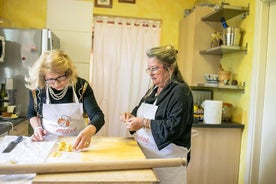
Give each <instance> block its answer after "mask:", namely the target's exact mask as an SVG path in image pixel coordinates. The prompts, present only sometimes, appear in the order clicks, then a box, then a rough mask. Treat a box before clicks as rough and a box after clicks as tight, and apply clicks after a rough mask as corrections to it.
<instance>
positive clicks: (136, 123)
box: [126, 117, 143, 131]
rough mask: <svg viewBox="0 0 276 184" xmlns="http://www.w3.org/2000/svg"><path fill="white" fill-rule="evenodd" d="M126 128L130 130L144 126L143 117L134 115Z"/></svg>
mask: <svg viewBox="0 0 276 184" xmlns="http://www.w3.org/2000/svg"><path fill="white" fill-rule="evenodd" d="M126 128H127V129H128V130H129V131H137V130H139V129H141V128H143V118H137V117H134V118H130V119H128V121H127V122H126Z"/></svg>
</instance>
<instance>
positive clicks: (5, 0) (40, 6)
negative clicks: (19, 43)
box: [0, 0, 47, 28]
mask: <svg viewBox="0 0 276 184" xmlns="http://www.w3.org/2000/svg"><path fill="white" fill-rule="evenodd" d="M0 2H2V3H1V5H2V10H1V14H0V15H1V16H2V17H3V18H5V19H7V21H5V23H4V24H2V25H0V26H1V27H18V28H45V26H46V9H47V0H20V1H18V0H1V1H0Z"/></svg>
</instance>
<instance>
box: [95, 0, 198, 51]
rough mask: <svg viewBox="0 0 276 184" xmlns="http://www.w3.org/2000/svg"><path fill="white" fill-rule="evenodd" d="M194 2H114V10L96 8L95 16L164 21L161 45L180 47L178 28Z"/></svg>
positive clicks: (190, 0) (181, 0)
mask: <svg viewBox="0 0 276 184" xmlns="http://www.w3.org/2000/svg"><path fill="white" fill-rule="evenodd" d="M194 2H195V1H194V0H189V1H187V0H144V1H143V0H136V4H130V3H118V0H113V8H112V9H110V8H97V7H96V8H95V9H94V14H105V15H120V16H126V17H137V18H147V19H159V20H161V21H162V33H161V34H162V35H161V42H162V43H161V44H173V45H175V46H176V47H178V34H179V32H178V26H179V21H180V20H181V18H182V17H183V15H184V9H188V8H191V7H193V5H194Z"/></svg>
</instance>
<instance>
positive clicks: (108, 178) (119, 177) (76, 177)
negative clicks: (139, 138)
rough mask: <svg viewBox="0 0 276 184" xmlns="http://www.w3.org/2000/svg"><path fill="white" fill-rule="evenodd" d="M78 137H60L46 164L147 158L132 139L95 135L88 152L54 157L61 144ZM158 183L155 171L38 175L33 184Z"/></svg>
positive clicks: (70, 141) (64, 153) (68, 153)
mask: <svg viewBox="0 0 276 184" xmlns="http://www.w3.org/2000/svg"><path fill="white" fill-rule="evenodd" d="M74 139H75V137H60V138H59V139H58V141H57V143H56V144H55V146H54V147H53V149H52V151H51V153H50V154H49V156H48V158H47V160H46V161H45V162H46V163H60V162H61V163H62V162H69V161H71V162H72V160H74V161H76V162H79V161H80V162H89V161H118V160H131V159H137V160H139V159H141V160H142V159H145V156H144V154H143V152H142V151H141V149H140V148H139V146H138V144H137V143H136V141H135V140H134V139H133V138H125V137H97V136H94V137H93V138H92V141H91V145H90V147H89V149H88V150H87V151H83V152H62V154H61V156H59V157H54V156H53V155H54V153H55V152H57V151H58V144H59V142H61V141H65V142H66V143H73V141H74ZM68 182H71V183H118V184H119V183H156V182H158V178H157V177H156V175H155V173H154V172H153V170H152V169H140V170H122V171H95V172H78V173H55V174H38V175H37V176H36V177H35V178H34V179H33V184H41V183H68Z"/></svg>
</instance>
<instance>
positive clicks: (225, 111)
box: [222, 102, 233, 121]
mask: <svg viewBox="0 0 276 184" xmlns="http://www.w3.org/2000/svg"><path fill="white" fill-rule="evenodd" d="M232 111H233V105H232V104H230V103H225V102H224V103H223V104H222V120H223V121H231V119H232Z"/></svg>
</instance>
